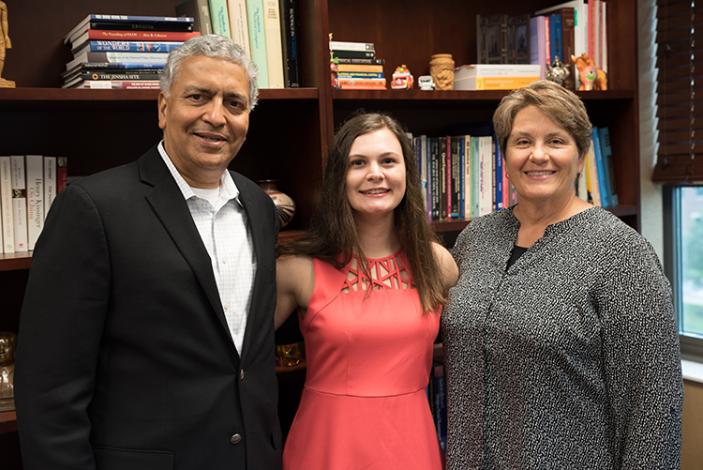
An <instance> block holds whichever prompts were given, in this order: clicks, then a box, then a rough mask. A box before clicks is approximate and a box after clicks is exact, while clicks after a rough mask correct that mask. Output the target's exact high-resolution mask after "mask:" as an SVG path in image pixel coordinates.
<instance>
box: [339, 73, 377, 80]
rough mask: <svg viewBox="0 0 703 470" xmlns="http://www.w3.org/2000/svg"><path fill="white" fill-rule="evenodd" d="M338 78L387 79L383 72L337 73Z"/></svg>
mask: <svg viewBox="0 0 703 470" xmlns="http://www.w3.org/2000/svg"><path fill="white" fill-rule="evenodd" d="M337 78H382V79H385V75H384V74H383V72H381V73H378V72H337Z"/></svg>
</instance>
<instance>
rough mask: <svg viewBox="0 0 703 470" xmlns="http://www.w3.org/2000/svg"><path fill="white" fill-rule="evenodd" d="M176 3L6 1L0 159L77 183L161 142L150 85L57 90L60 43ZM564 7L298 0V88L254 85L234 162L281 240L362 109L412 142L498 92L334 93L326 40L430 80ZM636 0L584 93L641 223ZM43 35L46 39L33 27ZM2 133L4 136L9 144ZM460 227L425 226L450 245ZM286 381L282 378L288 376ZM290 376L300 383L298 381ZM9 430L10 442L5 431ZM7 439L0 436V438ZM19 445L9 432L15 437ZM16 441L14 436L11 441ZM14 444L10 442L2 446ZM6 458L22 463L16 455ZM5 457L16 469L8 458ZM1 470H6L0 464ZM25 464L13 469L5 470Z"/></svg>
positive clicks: (621, 3)
mask: <svg viewBox="0 0 703 470" xmlns="http://www.w3.org/2000/svg"><path fill="white" fill-rule="evenodd" d="M178 2H179V0H98V1H94V0H72V1H71V2H64V3H62V4H61V6H60V7H52V8H48V7H47V3H46V2H45V1H43V0H24V1H21V2H11V5H9V9H10V33H11V38H12V42H13V49H10V50H8V51H7V59H6V66H5V70H4V73H3V75H4V77H5V78H8V79H11V80H15V81H16V82H17V84H18V85H19V88H17V89H0V129H3V138H1V139H0V155H13V154H41V155H61V156H67V157H68V158H69V160H68V162H69V163H68V169H69V176H73V177H80V176H84V175H89V174H92V173H95V172H97V171H100V170H103V169H106V168H109V167H112V166H115V165H118V164H124V163H127V162H129V161H132V160H134V159H136V158H137V157H138V156H139V155H141V154H142V153H143V152H144V151H146V150H147V149H148V148H149V147H151V146H152V145H154V144H155V143H156V142H158V140H159V139H160V136H161V132H160V130H159V129H158V126H157V120H156V118H157V115H156V111H157V110H156V98H157V96H158V91H155V90H75V89H61V88H60V86H61V72H62V71H63V70H64V65H65V63H66V61H67V60H68V59H70V53H69V51H68V48H67V47H65V46H64V45H63V38H64V35H65V34H66V33H67V32H68V31H69V30H70V29H71V28H72V27H73V26H74V25H75V24H76V23H77V22H78V21H79V20H80V19H82V18H83V17H85V15H86V14H88V13H106V14H110V13H115V14H127V15H130V14H131V15H173V14H174V13H175V6H176V4H177V3H178ZM557 3H560V2H559V1H558V0H496V1H494V2H489V3H487V2H478V1H466V0H442V1H441V2H439V3H438V2H428V1H426V0H406V2H404V3H403V4H402V5H397V4H390V3H385V2H378V1H377V0H357V1H355V2H349V1H347V0H309V1H300V2H299V6H300V11H299V14H300V25H301V30H300V31H299V32H300V36H299V46H300V60H301V64H300V65H301V70H302V77H301V78H302V84H303V85H304V87H303V88H299V89H283V90H269V89H264V90H261V94H260V102H259V105H258V106H257V108H256V109H255V110H254V112H253V113H252V115H251V123H250V131H249V135H248V138H247V141H246V143H245V145H244V147H243V148H242V150H241V152H240V154H239V155H238V156H237V158H236V159H235V160H234V162H233V164H232V168H233V169H236V170H238V171H241V172H242V173H244V174H245V175H247V176H249V177H250V178H252V179H254V180H260V179H276V180H278V182H279V184H278V186H279V189H280V190H281V191H283V192H285V193H286V194H288V195H290V196H291V197H292V198H293V199H294V200H295V203H296V206H297V210H296V214H295V217H294V219H293V221H292V222H291V225H290V226H289V227H286V230H285V231H283V232H281V235H280V240H282V241H284V242H285V240H290V239H292V238H294V237H296V236H300V234H301V233H302V232H301V231H302V230H304V229H305V228H306V226H307V223H308V221H309V220H310V217H311V215H312V212H313V210H314V206H315V202H316V199H317V197H318V195H319V188H320V185H321V181H322V169H323V167H324V163H325V159H326V155H327V154H328V151H329V146H330V142H331V141H332V137H333V134H334V130H335V128H336V127H337V126H338V125H339V124H340V123H341V122H343V121H344V120H345V119H346V118H348V117H349V116H350V115H351V114H353V113H354V112H356V111H357V109H358V108H364V109H366V110H367V111H384V112H388V113H391V114H392V115H394V116H396V117H397V118H398V119H399V120H400V121H401V122H402V123H403V124H404V125H405V126H406V127H407V129H408V130H409V131H411V132H413V133H414V134H418V135H419V134H427V135H448V134H450V133H453V132H457V131H460V130H461V129H462V128H469V127H470V126H472V125H476V124H483V123H487V122H489V121H490V119H491V116H492V113H493V111H494V110H495V106H496V105H497V103H498V101H499V100H500V99H501V98H502V97H503V96H505V94H506V92H503V91H448V92H443V91H432V92H425V91H421V90H407V91H398V90H383V91H342V90H332V89H331V88H330V85H329V81H330V80H329V78H330V76H329V73H330V72H329V49H328V44H327V40H328V35H329V33H333V34H334V38H335V39H336V40H340V41H364V42H373V43H374V44H375V45H376V53H377V56H378V57H380V58H383V59H385V64H386V65H385V73H386V76H387V77H390V75H391V74H392V72H393V69H394V68H395V67H396V66H397V65H400V64H406V65H407V66H408V67H409V69H410V71H411V72H412V74H413V75H414V76H415V77H416V78H417V77H418V76H420V75H424V74H427V73H428V69H429V67H428V62H429V58H430V56H431V55H432V54H435V53H438V52H449V53H451V54H452V55H453V57H454V60H455V62H456V64H457V65H461V64H468V63H473V62H475V60H476V21H475V18H476V14H494V13H510V14H518V13H530V12H533V11H536V10H539V9H541V8H545V7H547V6H550V5H554V4H557ZM636 7H637V2H636V0H609V1H608V2H607V8H608V15H607V18H608V32H609V37H608V52H609V76H608V85H609V90H608V91H607V92H579V95H580V96H581V97H582V98H583V100H584V102H585V104H586V107H587V109H588V111H589V114H590V116H591V119H592V121H593V123H594V125H596V126H599V127H604V126H607V127H608V128H609V129H610V131H611V138H612V139H611V144H612V147H613V155H614V172H615V180H616V188H617V192H618V196H619V199H620V202H621V205H620V206H619V207H617V208H614V209H612V212H613V213H614V214H616V215H617V216H619V217H621V218H622V219H623V220H624V221H625V222H626V223H628V224H629V225H631V226H633V227H635V228H639V223H640V190H639V118H638V112H639V108H638V102H637V100H638V83H637V26H636V22H635V21H634V20H633V18H636V17H637V9H636ZM37 31H41V33H40V34H39V33H37ZM6 136H7V137H6ZM467 223H468V221H463V220H451V221H438V222H434V223H433V227H434V230H435V231H436V232H437V233H438V234H440V235H442V237H443V238H445V240H447V239H449V240H451V238H452V236H453V235H455V234H456V232H458V231H459V230H461V229H462V228H463V227H465V226H466V224H467ZM30 266H31V257H30V255H29V254H28V253H17V254H14V255H5V256H0V291H1V293H2V296H3V298H4V299H5V301H4V304H3V307H2V314H1V315H0V329H9V330H11V331H12V330H16V328H17V324H18V318H19V310H20V305H21V300H22V297H23V296H24V283H25V282H26V279H27V274H28V269H29V268H30ZM279 377H287V379H286V380H284V381H281V385H280V387H281V389H280V392H281V393H280V396H281V405H280V406H281V408H280V410H281V412H280V415H281V419H282V422H283V423H284V429H285V425H286V423H289V422H290V419H292V414H293V413H294V410H295V407H296V406H297V399H298V397H299V395H300V388H301V386H302V377H304V369H296V370H293V371H291V370H285V371H280V373H279ZM288 378H290V379H288ZM293 378H295V380H293ZM15 420H16V418H15V416H14V413H1V414H0V449H4V448H6V447H7V444H5V445H4V446H3V443H4V442H6V440H7V439H10V438H9V437H3V436H8V435H11V434H13V431H14V430H15V426H16V425H15ZM3 433H4V434H3ZM3 439H5V440H3ZM12 439H14V441H16V436H15V437H13V438H12ZM14 441H13V442H14ZM7 442H9V441H7ZM15 451H16V455H14V457H12V456H11V457H12V458H14V461H16V462H19V458H18V451H17V450H15ZM12 458H11V459H10V461H13V460H12ZM3 468H5V467H3ZM15 468H20V466H19V463H17V464H16V466H13V465H12V464H11V465H10V467H8V469H7V470H12V469H15Z"/></svg>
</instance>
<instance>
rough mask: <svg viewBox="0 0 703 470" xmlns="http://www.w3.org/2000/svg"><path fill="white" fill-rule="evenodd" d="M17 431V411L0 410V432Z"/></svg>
mask: <svg viewBox="0 0 703 470" xmlns="http://www.w3.org/2000/svg"><path fill="white" fill-rule="evenodd" d="M15 431H17V413H15V412H14V411H0V433H5V432H15Z"/></svg>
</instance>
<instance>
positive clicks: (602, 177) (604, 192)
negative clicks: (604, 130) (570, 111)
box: [593, 129, 611, 207]
mask: <svg viewBox="0 0 703 470" xmlns="http://www.w3.org/2000/svg"><path fill="white" fill-rule="evenodd" d="M593 153H594V154H595V157H596V158H595V160H596V173H597V175H598V189H599V190H600V204H601V206H603V207H610V206H611V204H610V189H609V187H608V178H606V172H605V165H604V162H603V153H602V152H601V146H600V136H599V135H598V129H593Z"/></svg>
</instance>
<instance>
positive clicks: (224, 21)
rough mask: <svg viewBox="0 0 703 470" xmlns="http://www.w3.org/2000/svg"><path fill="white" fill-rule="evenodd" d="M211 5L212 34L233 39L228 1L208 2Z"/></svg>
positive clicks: (212, 0)
mask: <svg viewBox="0 0 703 470" xmlns="http://www.w3.org/2000/svg"><path fill="white" fill-rule="evenodd" d="M208 3H209V4H210V22H211V23H212V32H213V33H214V34H219V35H220V36H225V37H228V38H229V37H232V33H231V31H230V30H229V14H228V13H227V0H208Z"/></svg>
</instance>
